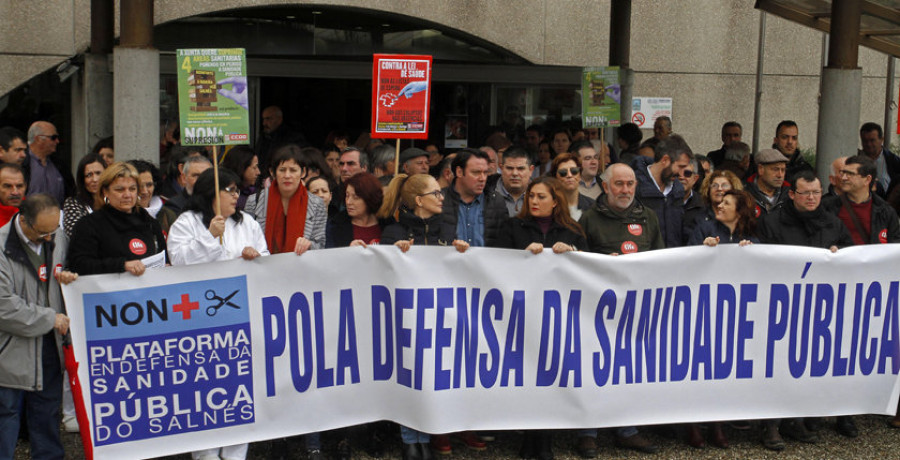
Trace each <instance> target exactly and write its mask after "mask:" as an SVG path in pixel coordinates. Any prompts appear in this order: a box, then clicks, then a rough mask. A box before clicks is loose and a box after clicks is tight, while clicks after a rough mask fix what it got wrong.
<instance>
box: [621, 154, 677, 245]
mask: <svg viewBox="0 0 900 460" xmlns="http://www.w3.org/2000/svg"><path fill="white" fill-rule="evenodd" d="M652 163H653V159H652V158H648V157H645V156H638V157H637V158H635V159H634V163H633V164H632V168H634V175H635V177H636V178H637V181H638V185H637V189H636V190H635V197H636V198H638V199H639V200H640V202H641V203H642V204H643V205H644V206H646V207H648V208H650V209H652V210H653V212H654V213H655V214H656V218H657V219H659V229H660V231H661V232H662V237H663V242H665V244H666V247H667V248H677V247H680V246H682V245H683V244H684V238H683V237H682V233H681V232H682V230H683V229H682V228H681V225H682V222H683V221H684V187H683V186H682V185H681V182H679V181H678V180H677V179H674V178H673V181H672V191H671V192H669V194H668V195H663V194H662V192H660V191H659V188H657V187H656V183H655V182H653V178H651V177H650V173H649V172H647V167H648V166H650V164H652Z"/></svg>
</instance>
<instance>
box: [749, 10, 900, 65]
mask: <svg viewBox="0 0 900 460" xmlns="http://www.w3.org/2000/svg"><path fill="white" fill-rule="evenodd" d="M858 1H859V3H860V5H861V6H862V17H861V18H860V24H859V44H860V45H863V46H866V47H868V48H872V49H874V50H878V51H881V52H883V53H886V54H889V55H891V56H894V57H900V1H896V0H880V1H868V0H858ZM756 8H757V9H760V10H763V11H765V12H767V13H772V14H774V15H776V16H779V17H782V18H784V19H787V20H789V21H793V22H796V23H799V24H802V25H805V26H807V27H812V28H813V29H817V30H820V31H822V32H825V33H829V32H831V2H830V1H826V0H756Z"/></svg>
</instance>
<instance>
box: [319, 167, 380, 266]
mask: <svg viewBox="0 0 900 460" xmlns="http://www.w3.org/2000/svg"><path fill="white" fill-rule="evenodd" d="M341 186H342V187H343V190H344V204H345V209H344V210H343V211H340V212H338V213H337V214H335V216H334V218H332V219H331V220H330V221H329V222H328V229H327V231H326V232H325V233H326V240H325V247H326V248H340V247H345V246H363V247H365V246H367V245H369V244H377V243H378V242H379V241H380V240H381V230H382V227H383V226H382V222H381V221H379V220H378V218H377V217H376V216H375V213H377V212H378V209H379V208H381V201H382V199H383V198H384V193H383V192H382V190H381V182H379V181H378V179H377V178H376V177H375V176H374V175H373V174H370V173H367V172H362V173H358V174H354V175H353V176H351V177H350V178H348V179H347V180H346V181H344V183H343V184H342V185H341Z"/></svg>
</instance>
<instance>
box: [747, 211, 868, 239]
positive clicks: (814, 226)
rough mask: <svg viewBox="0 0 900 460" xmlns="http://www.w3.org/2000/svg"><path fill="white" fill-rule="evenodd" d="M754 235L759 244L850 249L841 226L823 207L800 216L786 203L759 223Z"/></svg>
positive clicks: (844, 230) (846, 233)
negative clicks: (847, 247)
mask: <svg viewBox="0 0 900 460" xmlns="http://www.w3.org/2000/svg"><path fill="white" fill-rule="evenodd" d="M756 233H757V235H759V240H760V241H762V242H763V243H767V244H791V245H794V246H809V247H814V248H824V249H828V248H830V247H831V246H837V247H839V248H843V247H846V246H853V239H852V238H851V237H850V232H848V231H847V227H844V223H843V222H841V220H840V219H838V218H837V216H835V215H834V214H831V213H829V212H826V211H825V209H824V208H823V207H822V206H819V208H818V209H816V210H815V211H813V212H805V213H801V212H800V211H798V210H797V208H796V207H795V206H794V205H793V204H792V203H787V204H785V205H784V206H782V207H781V208H779V209H776V210H774V211H772V212H770V213H769V214H766V215H765V216H764V217H763V218H762V219H760V221H759V226H758V227H757V230H756Z"/></svg>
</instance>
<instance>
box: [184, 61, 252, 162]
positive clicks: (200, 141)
mask: <svg viewBox="0 0 900 460" xmlns="http://www.w3.org/2000/svg"><path fill="white" fill-rule="evenodd" d="M177 56H178V57H177V59H178V61H177V64H178V112H179V114H180V116H181V120H180V121H181V144H182V145H233V144H248V143H250V119H249V108H250V103H249V97H248V93H247V89H248V88H247V59H246V56H245V54H244V49H243V48H229V49H183V50H178V54H177Z"/></svg>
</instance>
